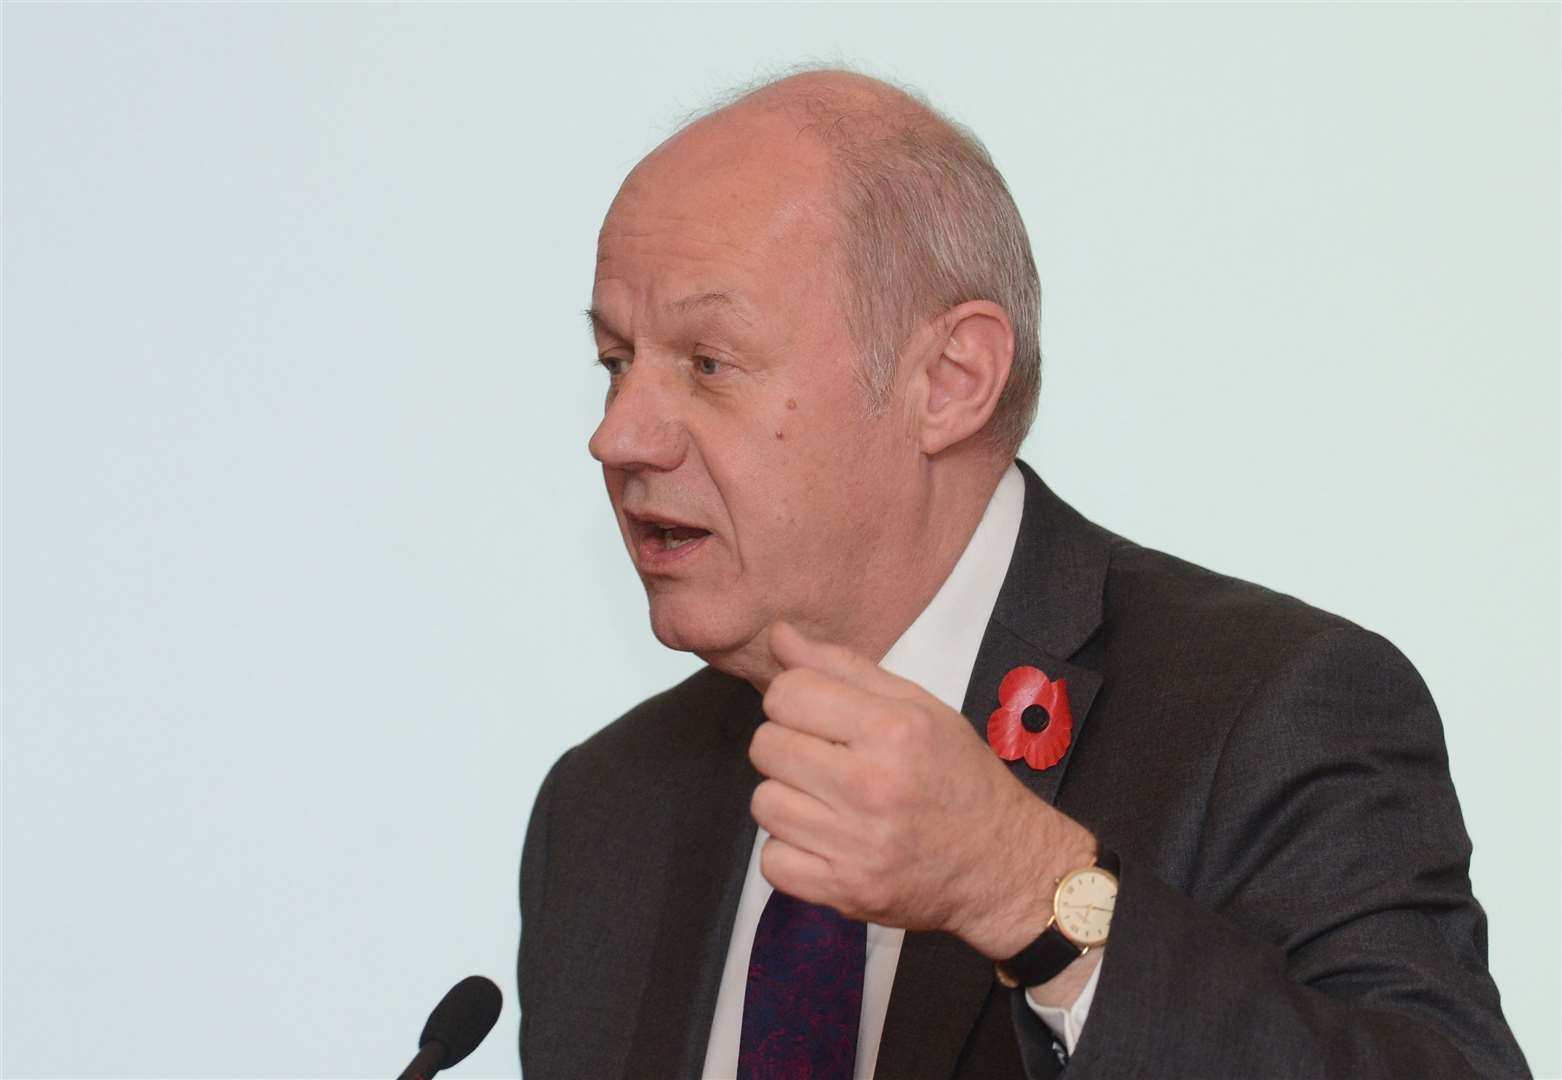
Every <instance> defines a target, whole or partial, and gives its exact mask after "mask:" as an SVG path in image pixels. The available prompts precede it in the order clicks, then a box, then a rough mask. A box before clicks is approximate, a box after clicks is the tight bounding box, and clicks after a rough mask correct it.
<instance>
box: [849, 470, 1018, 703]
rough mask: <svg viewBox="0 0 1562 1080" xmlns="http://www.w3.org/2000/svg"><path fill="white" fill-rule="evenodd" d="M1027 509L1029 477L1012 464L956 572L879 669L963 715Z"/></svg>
mask: <svg viewBox="0 0 1562 1080" xmlns="http://www.w3.org/2000/svg"><path fill="white" fill-rule="evenodd" d="M1024 511H1025V478H1024V477H1023V476H1021V475H1020V470H1019V469H1017V468H1016V467H1015V466H1014V465H1013V463H1010V465H1009V468H1008V469H1007V470H1006V471H1005V472H1004V474H1003V477H1002V478H1001V479H1000V480H999V481H998V486H997V487H996V488H994V489H993V494H992V498H991V499H989V500H988V502H987V509H986V511H985V512H984V513H983V514H982V520H981V521H980V522H979V523H978V524H977V526H976V531H975V532H974V533H972V534H971V539H970V541H969V542H968V543H967V544H966V545H965V551H963V552H962V553H961V555H960V559H959V561H958V562H956V563H955V568H954V569H953V570H951V571H950V572H949V576H948V577H947V578H945V579H944V583H943V584H942V585H941V586H939V589H938V592H937V593H936V594H934V596H933V599H932V600H930V601H929V602H928V605H927V607H925V608H923V609H922V614H920V615H918V616H917V617H916V619H915V621H913V622H912V624H911V625H910V626H908V627H907V628H906V632H905V633H903V634H901V635H900V638H899V640H897V641H896V642H895V644H894V645H892V646H891V647H890V650H889V652H887V653H885V654H884V659H883V660H881V661H879V666H880V667H882V668H884V669H885V670H886V671H889V672H891V673H893V674H895V675H899V676H900V677H901V678H903V679H910V680H911V681H913V682H915V683H917V684H918V685H919V686H921V687H922V688H923V689H924V690H926V691H928V693H930V694H932V695H933V696H934V697H936V698H938V700H939V701H942V702H943V703H944V704H945V705H948V706H949V707H950V708H951V709H954V710H955V711H956V712H958V711H959V709H960V706H961V704H962V703H963V702H964V699H965V689H966V684H967V683H969V682H970V681H971V669H972V668H973V667H974V666H975V665H976V654H977V651H978V650H979V649H980V648H981V646H982V635H983V634H984V633H986V631H987V622H988V620H989V619H991V618H992V613H993V605H994V604H996V603H997V602H998V593H999V590H1001V589H1002V588H1003V579H1004V577H1005V576H1006V575H1007V574H1008V571H1009V559H1010V558H1011V557H1012V556H1013V554H1014V543H1015V541H1016V540H1017V539H1018V538H1019V535H1020V518H1021V517H1022V516H1023V514H1024Z"/></svg>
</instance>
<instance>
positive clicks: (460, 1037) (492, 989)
mask: <svg viewBox="0 0 1562 1080" xmlns="http://www.w3.org/2000/svg"><path fill="white" fill-rule="evenodd" d="M503 1003H504V995H502V994H500V993H499V988H498V987H497V986H495V985H494V984H493V980H491V979H485V978H483V977H482V976H481V975H468V976H467V977H466V978H464V979H462V980H461V981H460V982H458V983H456V984H455V985H454V986H452V987H451V988H450V992H449V993H448V994H446V995H445V996H444V997H443V998H441V999H440V1002H439V1004H438V1005H435V1006H434V1011H433V1012H431V1013H429V1014H428V1023H426V1024H424V1025H423V1034H422V1035H419V1036H418V1049H420V1050H421V1049H422V1048H423V1047H424V1046H425V1045H427V1044H428V1043H431V1042H436V1041H437V1042H438V1043H439V1044H440V1045H441V1046H443V1047H444V1048H445V1060H444V1063H443V1064H441V1065H440V1066H439V1068H441V1069H448V1068H450V1066H452V1065H454V1064H455V1063H456V1062H458V1061H460V1060H461V1059H462V1058H464V1057H466V1056H467V1055H468V1054H470V1053H471V1052H472V1051H473V1050H476V1049H477V1044H478V1043H480V1042H482V1041H483V1037H484V1036H485V1035H487V1034H488V1033H489V1032H490V1031H491V1030H493V1026H494V1023H495V1022H496V1021H497V1020H498V1019H499V1009H500V1007H501V1005H503Z"/></svg>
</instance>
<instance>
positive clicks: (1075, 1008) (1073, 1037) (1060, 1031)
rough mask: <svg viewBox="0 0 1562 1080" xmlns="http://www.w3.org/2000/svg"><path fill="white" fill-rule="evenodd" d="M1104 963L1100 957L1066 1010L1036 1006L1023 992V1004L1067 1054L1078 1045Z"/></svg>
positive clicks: (1033, 1000)
mask: <svg viewBox="0 0 1562 1080" xmlns="http://www.w3.org/2000/svg"><path fill="white" fill-rule="evenodd" d="M1105 963H1106V956H1105V955H1102V957H1101V963H1099V964H1097V965H1096V969H1095V970H1094V971H1092V972H1091V973H1090V978H1089V980H1088V981H1086V983H1085V988H1084V989H1083V990H1081V991H1080V992H1079V997H1077V998H1075V999H1074V1004H1073V1005H1071V1006H1070V1007H1068V1008H1067V1009H1060V1008H1058V1007H1057V1006H1055V1005H1038V1004H1036V1001H1035V999H1034V998H1032V997H1031V996H1030V991H1029V990H1027V991H1025V1004H1027V1005H1029V1006H1030V1011H1031V1012H1033V1013H1035V1014H1036V1015H1037V1016H1038V1017H1040V1018H1041V1022H1042V1023H1043V1024H1046V1025H1047V1027H1049V1028H1050V1029H1052V1034H1053V1035H1054V1036H1055V1037H1056V1038H1057V1040H1058V1042H1060V1043H1062V1044H1063V1049H1064V1051H1065V1052H1066V1053H1068V1054H1073V1053H1074V1047H1076V1046H1078V1045H1079V1035H1080V1032H1082V1031H1084V1030H1085V1017H1086V1016H1088V1015H1089V1013H1090V1003H1091V1002H1092V1001H1094V1000H1095V996H1096V983H1097V982H1098V981H1099V980H1100V978H1101V967H1102V965H1103V964H1105Z"/></svg>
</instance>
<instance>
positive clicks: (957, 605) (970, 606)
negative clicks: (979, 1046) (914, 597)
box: [702, 465, 1101, 1080]
mask: <svg viewBox="0 0 1562 1080" xmlns="http://www.w3.org/2000/svg"><path fill="white" fill-rule="evenodd" d="M1024 507H1025V478H1024V477H1023V476H1021V475H1020V471H1019V469H1017V468H1015V467H1014V466H1013V465H1010V466H1009V468H1008V471H1007V472H1005V473H1004V474H1003V478H1002V479H1001V480H999V481H998V486H997V488H996V489H995V490H994V491H993V496H992V499H991V500H990V501H989V502H988V504H987V510H986V512H985V513H983V515H982V520H981V522H980V524H978V525H977V526H976V531H975V532H974V533H973V534H972V535H971V540H970V542H969V543H968V544H967V545H966V548H965V551H964V552H963V553H962V554H961V555H960V560H959V561H958V562H956V563H955V568H954V569H953V570H951V571H950V572H949V577H948V578H946V579H945V580H944V584H943V585H942V586H940V588H939V590H938V593H937V595H935V596H934V597H933V599H932V600H931V601H930V602H929V603H928V605H927V607H926V608H924V609H923V610H922V614H920V615H918V616H917V618H916V621H915V622H913V623H912V624H911V625H910V626H909V627H908V628H907V629H906V632H905V633H904V634H902V635H901V636H900V640H898V641H896V642H895V644H894V645H893V646H892V647H891V648H890V651H889V652H888V653H886V654H885V656H884V659H883V660H881V661H879V664H880V666H881V667H883V668H884V669H885V670H887V671H890V672H892V673H894V674H896V675H899V676H901V677H902V678H905V679H910V680H911V681H912V682H915V683H916V684H917V685H919V686H921V687H922V688H923V689H924V690H926V691H927V692H928V693H930V694H932V695H933V696H934V697H936V698H938V700H939V701H942V702H943V703H944V704H945V705H948V706H949V707H950V708H951V709H954V710H956V711H959V709H960V706H961V705H962V704H963V703H964V698H965V690H966V684H967V683H969V682H970V681H971V669H972V668H973V667H975V666H976V654H977V652H978V650H979V649H980V648H981V645H982V635H983V633H985V632H986V630H987V622H988V620H989V618H991V616H992V611H993V606H994V605H995V604H996V603H997V602H998V592H999V590H1000V589H1001V588H1002V587H1003V579H1004V576H1005V575H1006V574H1007V573H1008V570H1009V559H1010V557H1011V556H1012V555H1013V554H1014V543H1015V540H1016V539H1017V538H1018V537H1019V534H1020V517H1021V514H1022V513H1023V511H1024ZM768 835H769V834H767V833H766V832H765V830H764V829H759V830H758V832H757V834H756V835H755V837H754V848H753V851H752V852H750V854H749V860H748V873H747V876H745V877H744V879H743V894H742V896H741V897H740V898H739V900H738V911H737V915H736V916H735V917H734V919H733V922H732V940H731V942H730V944H729V945H728V946H727V963H726V966H725V967H724V968H723V969H722V973H721V990H720V992H719V993H718V994H717V996H716V1014H715V1017H714V1018H713V1019H712V1021H711V1032H710V1041H709V1042H708V1043H707V1044H706V1049H705V1068H704V1072H703V1073H702V1075H703V1076H704V1078H705V1080H733V1078H734V1077H735V1076H736V1075H737V1071H738V1043H739V1040H740V1038H741V1036H742V1032H743V995H744V992H745V991H746V990H747V988H748V963H749V954H750V953H751V952H752V951H753V948H754V934H755V932H756V931H757V930H758V928H759V917H760V915H761V913H763V912H764V910H765V904H766V902H767V901H768V900H769V899H770V893H771V885H770V882H768V881H766V880H765V878H764V876H763V875H762V874H761V873H760V872H759V849H760V848H761V847H763V846H764V843H765V839H766V837H767V836H768ZM905 935H906V932H905V931H904V930H897V929H895V928H894V927H889V926H878V925H876V924H874V923H869V924H868V943H867V946H868V948H867V967H866V969H865V970H864V973H863V982H862V1017H861V1020H860V1026H859V1028H858V1031H857V1065H856V1068H855V1070H854V1071H853V1075H854V1076H855V1077H856V1080H872V1078H873V1066H874V1062H875V1060H876V1059H877V1058H878V1056H879V1040H880V1039H881V1038H883V1035H884V1016H885V1013H886V1012H887V1011H888V1010H889V995H890V988H891V987H892V986H893V985H894V982H895V966H896V964H897V963H899V961H900V944H901V941H902V940H903V939H904V938H905ZM1100 971H1101V969H1100V967H1099V966H1098V967H1097V968H1096V971H1095V973H1094V974H1092V975H1091V978H1090V982H1089V983H1088V984H1086V986H1085V989H1084V992H1083V993H1081V994H1080V996H1079V1000H1078V1001H1077V1002H1075V1004H1074V1006H1073V1008H1071V1009H1057V1008H1050V1007H1046V1006H1040V1005H1037V1004H1036V1003H1035V1001H1033V1000H1031V999H1030V997H1028V996H1027V997H1026V1003H1027V1004H1029V1005H1030V1007H1031V1008H1032V1009H1033V1010H1034V1011H1035V1012H1036V1014H1037V1015H1038V1016H1040V1017H1041V1019H1042V1020H1043V1022H1045V1023H1046V1025H1047V1026H1048V1027H1049V1028H1051V1029H1052V1031H1053V1033H1054V1034H1055V1035H1056V1036H1057V1037H1058V1039H1059V1040H1060V1041H1061V1042H1062V1043H1063V1045H1064V1047H1065V1049H1067V1050H1068V1052H1069V1053H1073V1052H1074V1046H1075V1043H1076V1042H1077V1041H1078V1039H1079V1033H1080V1031H1081V1029H1082V1028H1083V1025H1084V1022H1085V1013H1086V1011H1087V1010H1088V1009H1089V1007H1090V1000H1091V999H1092V998H1093V997H1094V996H1095V988H1096V979H1097V977H1098V976H1099V975H1100Z"/></svg>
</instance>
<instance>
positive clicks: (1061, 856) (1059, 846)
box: [958, 792, 1097, 977]
mask: <svg viewBox="0 0 1562 1080" xmlns="http://www.w3.org/2000/svg"><path fill="white" fill-rule="evenodd" d="M1026 799H1027V800H1028V801H1030V802H1032V803H1034V811H1035V812H1036V813H1035V815H1034V816H1035V817H1036V818H1037V819H1038V820H1037V821H1036V823H1034V824H1031V823H1026V827H1023V828H1022V829H1020V830H1018V831H1017V835H1015V836H1014V837H1013V841H1012V843H1011V844H1010V845H1009V846H1008V848H1007V851H1006V855H1007V857H1006V858H1002V859H1001V860H1000V866H1001V869H1002V870H1003V871H1004V872H1003V873H1001V874H999V875H997V880H996V881H995V882H994V883H993V884H992V885H991V886H989V888H988V889H987V890H986V892H987V895H986V897H985V900H986V902H985V903H983V904H981V905H980V906H979V907H978V908H977V910H975V911H974V912H973V913H972V915H971V917H970V918H969V919H968V921H967V924H966V926H965V928H964V929H962V930H960V931H958V933H959V935H960V937H962V938H963V939H964V940H965V942H966V944H968V945H970V946H971V947H972V948H974V949H975V950H976V951H977V952H979V953H981V954H982V955H983V956H985V957H987V959H989V960H993V961H999V960H1005V959H1008V958H1009V957H1011V956H1013V955H1014V954H1015V953H1017V952H1019V951H1020V950H1021V949H1023V948H1025V947H1026V946H1027V945H1028V944H1030V943H1031V942H1032V941H1034V940H1035V939H1036V937H1037V935H1039V934H1041V933H1042V932H1043V931H1044V930H1045V929H1046V928H1047V924H1048V923H1049V922H1050V921H1051V919H1052V898H1053V894H1054V892H1055V891H1056V889H1057V886H1058V882H1059V881H1060V880H1061V879H1062V878H1063V876H1064V875H1065V874H1067V873H1069V872H1070V871H1072V870H1077V869H1079V868H1081V867H1085V866H1089V865H1091V864H1092V863H1093V862H1094V861H1095V857H1096V850H1097V844H1096V838H1095V837H1094V836H1093V835H1092V834H1091V833H1090V831H1089V830H1088V829H1086V828H1085V827H1084V826H1082V825H1080V824H1079V823H1078V822H1075V821H1073V820H1072V819H1070V818H1068V817H1065V816H1064V815H1063V814H1061V813H1059V812H1058V811H1057V810H1054V809H1053V808H1052V807H1050V806H1048V805H1047V804H1046V803H1043V802H1041V801H1040V800H1037V799H1035V797H1034V796H1032V795H1030V793H1029V792H1026ZM1087 977H1088V974H1087Z"/></svg>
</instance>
